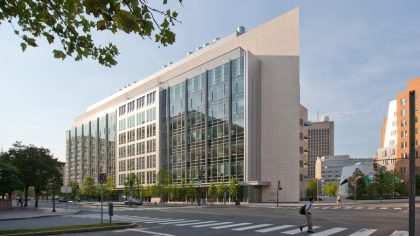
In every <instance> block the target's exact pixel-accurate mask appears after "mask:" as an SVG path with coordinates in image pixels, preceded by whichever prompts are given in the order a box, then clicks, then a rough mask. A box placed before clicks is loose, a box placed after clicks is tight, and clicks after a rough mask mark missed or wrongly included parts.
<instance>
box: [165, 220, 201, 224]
mask: <svg viewBox="0 0 420 236" xmlns="http://www.w3.org/2000/svg"><path fill="white" fill-rule="evenodd" d="M197 221H199V220H181V221H172V222H165V223H159V224H161V225H171V224H180V223H193V222H197Z"/></svg>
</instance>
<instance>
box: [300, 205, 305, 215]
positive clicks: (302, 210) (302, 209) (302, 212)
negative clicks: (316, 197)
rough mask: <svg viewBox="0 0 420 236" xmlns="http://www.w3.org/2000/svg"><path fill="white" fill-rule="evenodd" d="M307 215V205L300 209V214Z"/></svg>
mask: <svg viewBox="0 0 420 236" xmlns="http://www.w3.org/2000/svg"><path fill="white" fill-rule="evenodd" d="M305 213H306V204H305V205H303V206H301V207H300V209H299V214H301V215H305Z"/></svg>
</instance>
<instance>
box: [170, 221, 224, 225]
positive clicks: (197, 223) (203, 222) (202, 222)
mask: <svg viewBox="0 0 420 236" xmlns="http://www.w3.org/2000/svg"><path fill="white" fill-rule="evenodd" d="M216 222H217V221H214V220H211V221H201V222H195V223H185V224H178V225H176V226H187V225H201V224H205V223H216Z"/></svg>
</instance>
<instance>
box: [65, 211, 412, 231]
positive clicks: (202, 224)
mask: <svg viewBox="0 0 420 236" xmlns="http://www.w3.org/2000/svg"><path fill="white" fill-rule="evenodd" d="M63 217H77V218H89V219H99V218H100V217H101V215H100V214H83V215H67V216H63ZM113 219H114V220H119V221H130V222H135V223H144V224H160V225H172V226H177V227H182V226H184V227H191V228H197V229H198V228H207V229H213V230H220V229H225V230H232V231H236V232H242V231H248V232H249V231H253V232H255V233H260V234H265V233H269V232H276V233H280V234H282V235H298V234H301V233H304V232H305V231H307V228H306V227H305V228H303V230H302V231H301V230H300V228H299V226H298V225H296V224H284V225H273V224H269V223H264V224H260V223H258V224H256V223H250V222H232V221H216V220H197V219H195V220H188V219H174V218H158V217H147V216H132V215H114V217H113ZM313 230H315V233H314V234H312V236H329V235H334V234H340V235H342V234H343V233H345V234H347V233H348V236H369V235H372V234H373V233H375V232H377V229H368V228H362V229H358V230H356V231H354V229H349V228H345V227H323V226H320V225H316V226H314V227H313ZM118 232H123V231H121V230H119V231H115V233H118ZM156 235H157V234H156ZM381 235H384V236H385V234H383V233H382V234H381ZM389 236H408V231H401V230H395V231H394V232H391V233H390V234H389Z"/></svg>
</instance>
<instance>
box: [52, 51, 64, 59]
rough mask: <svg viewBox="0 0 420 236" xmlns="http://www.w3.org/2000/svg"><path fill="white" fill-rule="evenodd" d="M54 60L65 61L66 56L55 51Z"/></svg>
mask: <svg viewBox="0 0 420 236" xmlns="http://www.w3.org/2000/svg"><path fill="white" fill-rule="evenodd" d="M53 54H54V58H56V59H61V60H64V59H65V58H66V54H65V53H64V52H62V51H60V50H55V49H54V50H53Z"/></svg>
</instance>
